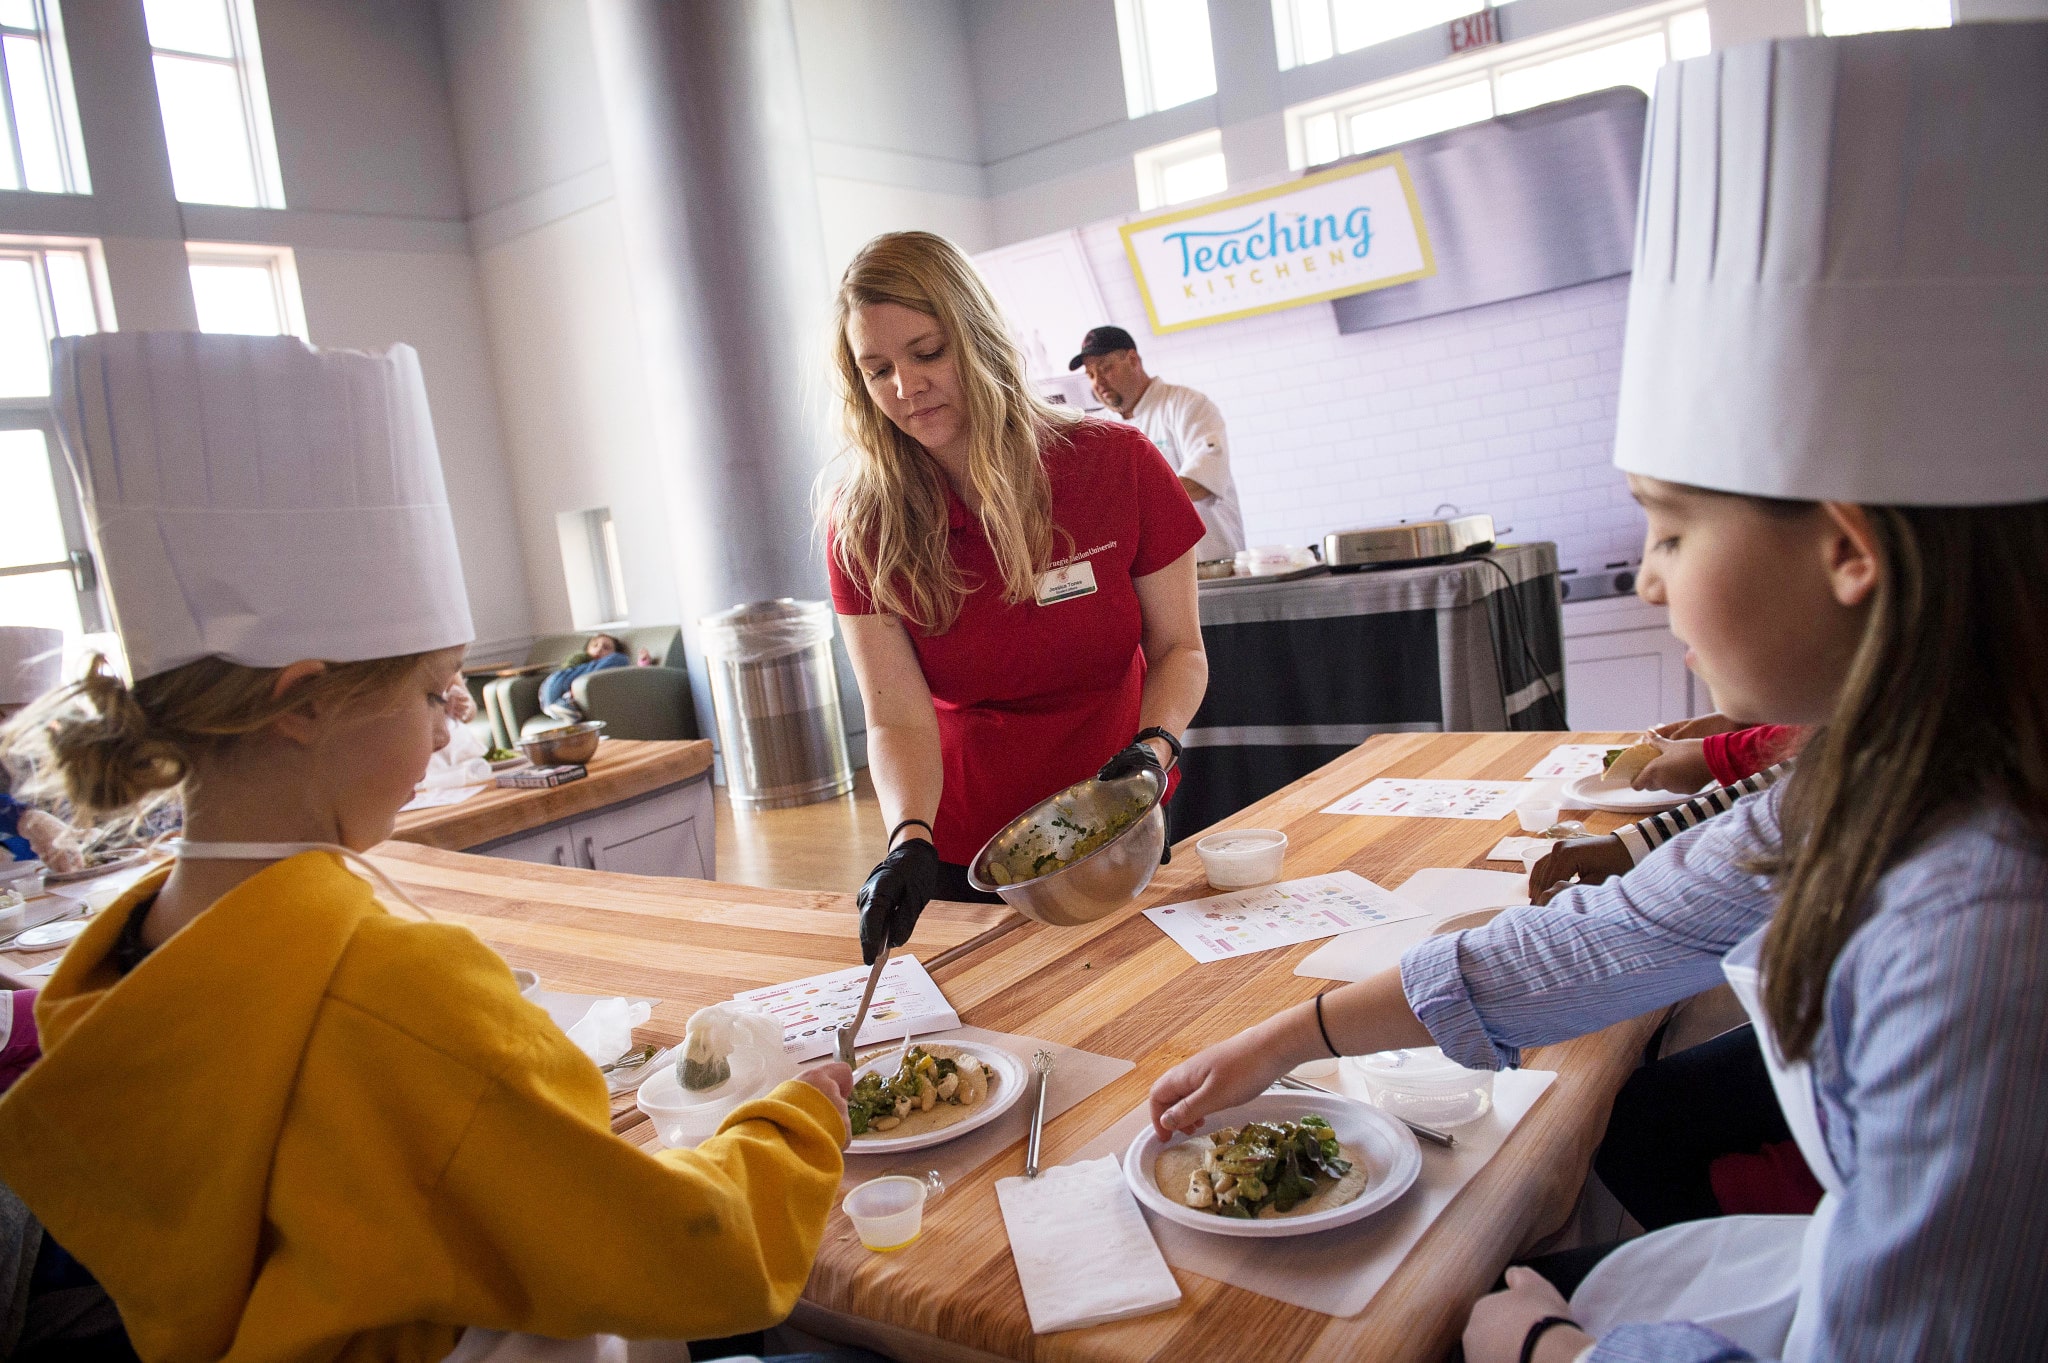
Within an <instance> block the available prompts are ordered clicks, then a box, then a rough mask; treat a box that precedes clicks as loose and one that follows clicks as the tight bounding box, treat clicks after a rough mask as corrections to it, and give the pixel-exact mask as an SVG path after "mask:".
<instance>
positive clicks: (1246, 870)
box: [1195, 828, 1287, 890]
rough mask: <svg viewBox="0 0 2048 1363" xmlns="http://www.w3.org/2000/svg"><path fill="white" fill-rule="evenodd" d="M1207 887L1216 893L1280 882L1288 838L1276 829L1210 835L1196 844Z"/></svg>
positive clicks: (1253, 829) (1250, 829)
mask: <svg viewBox="0 0 2048 1363" xmlns="http://www.w3.org/2000/svg"><path fill="white" fill-rule="evenodd" d="M1195 853H1196V855H1198V856H1200V857H1201V858H1202V869H1203V870H1204V871H1206V872H1208V873H1209V883H1210V884H1211V885H1213V886H1214V887H1215V888H1217V889H1219V890H1242V889H1245V888H1247V887H1249V886H1252V885H1264V884H1267V883H1268V882H1271V881H1275V880H1278V879H1279V878H1280V866H1281V863H1282V862H1283V861H1285V860H1286V858H1287V835H1286V834H1285V833H1282V832H1281V831H1280V830H1279V829H1277V828H1232V829H1229V830H1227V831H1225V832H1222V833H1211V834H1210V835H1209V836H1208V837H1206V838H1203V839H1202V840H1201V841H1200V842H1197V843H1196V844H1195Z"/></svg>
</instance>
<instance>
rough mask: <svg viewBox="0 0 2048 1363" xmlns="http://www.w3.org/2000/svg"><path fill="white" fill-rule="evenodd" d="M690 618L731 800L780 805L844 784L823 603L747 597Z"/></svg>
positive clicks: (803, 801)
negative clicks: (694, 625)
mask: <svg viewBox="0 0 2048 1363" xmlns="http://www.w3.org/2000/svg"><path fill="white" fill-rule="evenodd" d="M698 626H699V628H700V630H701V633H700V634H699V636H698V637H699V639H700V640H701V641H702V645H703V649H704V660H705V663H706V665H707V668H708V670H709V672H710V674H711V707H712V710H713V711H714V712H715V713H716V715H717V717H718V746H719V750H720V752H721V754H722V756H723V757H724V759H725V788H726V793H727V794H728V795H729V796H730V797H731V799H732V802H733V804H734V806H736V807H737V808H741V809H780V808H783V807H784V806H787V805H807V804H811V803H814V802H815V801H818V800H830V799H833V798H834V797H836V796H840V795H844V794H846V793H847V792H848V791H850V790H852V789H853V763H852V761H851V760H850V759H849V758H848V757H847V754H846V723H845V719H844V717H843V716H842V715H841V713H840V708H839V670H838V668H837V667H836V666H835V665H834V664H833V661H832V608H831V606H830V605H828V604H827V603H825V602H823V601H797V600H794V599H792V598H790V597H783V598H782V599H781V600H778V601H756V602H754V603H752V604H751V605H745V606H734V607H733V608H732V609H731V610H728V611H720V612H719V613H718V614H716V615H709V616H706V617H705V618H704V619H702V620H700V621H698Z"/></svg>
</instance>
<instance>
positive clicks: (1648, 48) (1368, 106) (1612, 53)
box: [1287, 0, 1710, 168]
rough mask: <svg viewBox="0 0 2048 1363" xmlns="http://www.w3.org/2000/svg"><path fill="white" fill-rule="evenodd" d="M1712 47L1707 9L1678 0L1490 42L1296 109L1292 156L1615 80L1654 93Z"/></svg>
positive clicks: (1390, 139) (1297, 158)
mask: <svg viewBox="0 0 2048 1363" xmlns="http://www.w3.org/2000/svg"><path fill="white" fill-rule="evenodd" d="M1709 47H1710V35H1709V33H1708V29H1707V11H1706V7H1705V6H1703V5H1701V4H1699V3H1698V2H1697V0H1676V3H1667V4H1662V5H1649V6H1645V7H1644V8H1642V9H1638V10H1631V11H1629V12H1627V13H1625V14H1619V15H1614V16H1612V17H1610V18H1607V19H1603V20H1599V21H1597V22H1594V23H1589V24H1581V25H1578V26H1576V27H1573V28H1569V29H1564V30H1561V31H1559V32H1555V33H1546V34H1544V35H1542V36H1541V37H1538V38H1530V39H1527V40H1525V41H1522V42H1518V43H1507V44H1503V45H1501V46H1498V47H1488V48H1482V49H1481V50H1479V51H1477V52H1472V53H1468V54H1466V55H1464V56H1460V57H1453V58H1452V59H1451V60H1449V61H1446V62H1440V63H1438V64H1437V65H1435V66H1431V67H1429V68H1427V69H1426V70H1423V71H1417V72H1412V73H1410V74H1408V75H1405V76H1398V77H1396V78H1394V79H1392V80H1386V81H1380V82H1378V83H1376V84H1373V85H1368V86H1365V87H1364V88H1362V89H1357V90H1347V91H1345V92H1344V93H1343V94H1340V95H1333V96H1330V97H1329V98H1327V99H1321V100H1316V101H1315V102H1313V103H1310V104H1301V105H1297V106H1295V107H1294V108H1292V109H1289V110H1288V111H1287V153H1288V160H1289V162H1290V164H1292V165H1293V166H1295V167H1296V168H1300V167H1304V166H1315V165H1321V164H1323V163H1325V162H1329V161H1335V160H1339V159H1341V158H1343V157H1346V156H1356V155H1358V154H1359V153H1361V152H1368V151H1375V150H1377V149H1379V148H1381V147H1390V146H1394V145H1396V144H1397V143H1401V142H1407V141H1412V140H1413V139H1415V138H1418V137H1427V136H1429V135H1430V134H1431V133H1439V132H1443V131H1445V130H1446V129H1450V128H1457V127H1462V126H1464V125H1465V124H1467V123H1477V122H1479V121H1480V120H1481V119H1487V118H1493V117H1495V116H1497V115H1500V114H1508V113H1514V112H1515V111H1517V110H1520V109H1529V108H1534V107H1535V106H1536V105H1538V104H1548V103H1551V102H1552V101H1554V100H1560V99H1569V98H1571V97H1572V96H1573V95H1582V94H1585V93H1587V92H1589V91H1592V90H1604V89H1607V88H1609V87H1612V86H1617V85H1634V86H1637V87H1639V88H1641V89H1642V90H1643V91H1644V92H1646V93H1647V92H1648V91H1649V90H1651V89H1652V88H1653V86H1654V85H1655V83H1656V79H1657V71H1658V69H1659V68H1661V67H1662V66H1663V65H1664V64H1665V63H1666V62H1667V61H1680V60H1683V59H1685V58H1687V57H1697V56H1702V55H1704V54H1705V53H1706V52H1707V51H1708V50H1709Z"/></svg>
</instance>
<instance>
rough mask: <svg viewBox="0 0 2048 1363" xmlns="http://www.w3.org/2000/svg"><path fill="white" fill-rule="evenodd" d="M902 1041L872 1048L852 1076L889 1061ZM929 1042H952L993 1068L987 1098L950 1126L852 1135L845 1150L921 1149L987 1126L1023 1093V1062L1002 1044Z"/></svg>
mask: <svg viewBox="0 0 2048 1363" xmlns="http://www.w3.org/2000/svg"><path fill="white" fill-rule="evenodd" d="M902 1044H903V1043H902V1042H900V1041H895V1042H891V1043H889V1044H888V1045H887V1046H878V1047H876V1048H875V1049H874V1050H872V1051H869V1052H867V1053H866V1058H865V1059H863V1060H862V1061H861V1063H860V1064H859V1066H857V1067H856V1068H855V1069H854V1072H853V1077H854V1078H856V1079H858V1078H860V1076H861V1075H863V1074H866V1073H867V1072H868V1071H869V1070H872V1069H876V1068H878V1067H887V1066H889V1065H891V1064H892V1063H893V1062H894V1060H895V1058H896V1051H897V1049H898V1047H900V1046H901V1045H902ZM910 1044H911V1045H913V1046H915V1045H917V1044H918V1043H917V1042H916V1041H915V1040H913V1041H912V1042H911V1043H910ZM932 1044H933V1045H935V1046H951V1047H953V1048H954V1049H956V1050H960V1051H964V1052H966V1053H967V1054H968V1055H971V1056H973V1057H975V1058H976V1059H978V1060H980V1061H981V1063H982V1064H984V1065H986V1066H988V1067H989V1068H990V1069H992V1070H994V1071H995V1072H996V1077H995V1079H994V1080H993V1081H992V1082H991V1084H990V1089H991V1092H990V1093H989V1095H988V1097H987V1099H986V1100H984V1101H983V1102H982V1104H981V1105H980V1107H978V1108H977V1109H976V1110H974V1111H973V1112H970V1113H968V1114H967V1116H966V1117H965V1118H963V1119H962V1120H960V1121H957V1122H955V1123H953V1124H952V1125H951V1126H948V1127H942V1128H940V1129H939V1130H937V1131H927V1132H925V1133H924V1134H922V1135H918V1136H855V1137H854V1138H853V1144H852V1146H850V1147H849V1148H848V1149H847V1152H846V1153H847V1154H849V1155H893V1154H899V1153H901V1152H903V1151H906V1150H923V1149H925V1148H926V1147H928V1146H933V1145H944V1144H945V1143H946V1142H947V1141H950V1140H954V1139H956V1138H958V1137H961V1136H964V1135H966V1134H967V1133H968V1132H970V1131H975V1130H979V1129H980V1128H982V1127H984V1126H987V1125H988V1124H989V1123H990V1122H992V1121H994V1120H995V1119H996V1118H998V1117H1000V1116H1002V1115H1003V1114H1004V1113H1005V1112H1008V1111H1009V1110H1010V1109H1011V1108H1013V1107H1015V1106H1016V1105H1017V1100H1018V1099H1019V1098H1022V1097H1023V1096H1024V1087H1025V1078H1026V1075H1027V1073H1028V1071H1027V1070H1026V1069H1025V1068H1024V1062H1023V1061H1021V1060H1019V1059H1018V1058H1017V1057H1016V1056H1014V1055H1011V1054H1010V1053H1009V1052H1008V1051H1006V1050H1004V1049H1003V1048H1002V1047H1000V1046H984V1045H982V1044H981V1043H980V1042H978V1041H974V1042H969V1041H938V1040H934V1041H933V1042H932Z"/></svg>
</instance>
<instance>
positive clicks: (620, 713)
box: [478, 625, 700, 748]
mask: <svg viewBox="0 0 2048 1363" xmlns="http://www.w3.org/2000/svg"><path fill="white" fill-rule="evenodd" d="M596 632H597V631H594V630H593V631H588V632H585V633H580V634H547V635H542V636H541V637H540V638H538V639H536V640H534V641H533V647H532V648H530V649H528V650H527V654H526V660H527V661H528V662H529V663H553V664H555V665H556V666H561V665H562V664H564V663H565V662H566V661H567V660H568V658H569V655H571V654H580V653H581V652H582V651H583V644H584V641H585V640H587V639H588V638H589V637H590V635H591V634H592V633H596ZM603 632H604V633H606V634H612V635H616V636H618V638H619V639H620V640H621V641H622V642H623V643H624V644H625V645H626V652H627V654H628V655H630V656H631V657H633V658H635V659H636V660H637V659H638V658H639V656H640V651H641V650H642V649H645V650H646V651H647V652H648V653H650V654H652V655H653V657H654V666H652V667H610V668H606V669H605V670H604V671H602V672H590V673H586V674H584V675H583V676H581V677H578V678H577V679H576V680H575V681H574V682H573V683H571V684H570V687H569V694H570V695H571V696H572V697H574V698H575V701H576V704H577V705H578V706H579V707H580V708H581V709H582V711H583V713H584V714H586V715H588V716H589V717H590V718H592V719H601V720H603V721H604V724H605V734H606V736H607V737H610V738H654V739H679V738H697V737H699V736H700V735H699V734H698V732H697V710H696V706H695V705H694V704H693V703H692V701H691V699H690V674H689V673H688V672H687V671H686V670H685V669H684V665H683V632H682V630H680V629H679V628H677V627H676V626H674V625H648V626H646V627H644V628H640V629H610V630H605V631H603ZM546 676H547V674H546V673H544V672H536V673H530V674H528V675H526V676H521V677H500V678H498V679H496V680H494V681H490V682H486V683H485V684H484V686H483V688H482V690H483V696H482V704H481V705H480V706H479V707H478V709H479V712H480V713H481V714H483V715H485V716H487V717H488V719H489V722H490V727H491V742H492V744H493V745H494V746H496V747H501V748H503V747H510V746H511V745H512V743H513V742H514V741H516V740H517V739H519V738H523V737H526V736H528V735H531V734H534V733H537V732H539V731H540V730H543V729H552V728H554V727H555V726H557V725H558V724H560V723H561V722H562V721H560V720H558V719H554V718H552V717H550V716H548V715H546V714H543V713H542V712H541V708H540V684H541V682H542V681H544V680H545V679H546Z"/></svg>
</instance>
